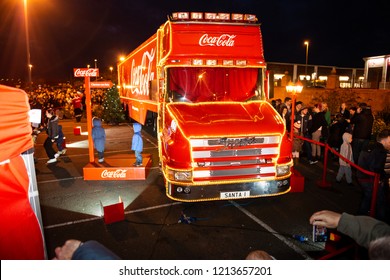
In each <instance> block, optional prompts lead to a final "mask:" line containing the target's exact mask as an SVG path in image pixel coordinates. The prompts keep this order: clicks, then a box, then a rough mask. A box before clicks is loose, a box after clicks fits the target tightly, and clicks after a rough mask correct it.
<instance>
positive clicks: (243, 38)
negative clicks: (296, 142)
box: [118, 12, 292, 202]
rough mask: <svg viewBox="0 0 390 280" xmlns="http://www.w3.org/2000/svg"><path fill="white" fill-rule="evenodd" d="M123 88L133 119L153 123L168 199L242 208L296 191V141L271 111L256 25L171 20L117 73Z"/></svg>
mask: <svg viewBox="0 0 390 280" xmlns="http://www.w3.org/2000/svg"><path fill="white" fill-rule="evenodd" d="M118 81H119V82H118V87H119V92H120V98H121V101H122V102H123V104H124V106H125V109H126V110H128V112H129V116H130V117H131V118H132V119H134V120H135V121H137V122H139V123H141V124H146V122H147V119H150V120H151V123H155V127H156V133H157V138H158V147H159V158H160V161H161V168H162V173H163V175H164V181H165V187H166V194H167V196H168V197H170V198H171V199H174V200H178V201H185V202H191V201H205V200H220V199H241V198H249V197H251V198H253V197H266V196H274V195H280V194H284V193H287V192H288V191H289V190H290V176H291V167H292V158H291V141H290V140H289V139H288V137H287V132H286V127H285V124H284V122H283V120H282V118H281V117H280V116H279V114H278V113H277V112H276V111H275V109H274V108H273V107H272V106H271V104H270V103H269V102H268V101H267V99H268V97H269V96H268V91H269V88H270V87H269V86H268V83H269V79H268V78H267V70H266V63H265V60H264V55H263V43H262V35H261V31H260V24H259V23H258V21H257V18H256V16H254V15H248V14H228V13H187V12H180V13H173V14H172V15H170V16H169V18H168V21H167V22H166V23H165V24H163V25H162V26H161V27H160V28H159V29H158V30H157V32H156V34H154V35H153V36H152V37H150V38H149V39H148V40H147V41H146V42H144V43H143V44H142V45H140V46H139V47H138V48H136V49H135V50H134V51H133V52H131V53H130V54H129V55H128V56H127V57H126V58H125V59H124V60H122V61H121V62H120V63H119V64H118ZM153 116H154V117H155V118H154V117H153Z"/></svg>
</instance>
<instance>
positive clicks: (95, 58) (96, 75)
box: [95, 58, 98, 81]
mask: <svg viewBox="0 0 390 280" xmlns="http://www.w3.org/2000/svg"><path fill="white" fill-rule="evenodd" d="M96 68H97V59H96V58H95V69H96ZM97 80H98V76H97V75H96V81H97Z"/></svg>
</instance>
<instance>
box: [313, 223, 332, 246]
mask: <svg viewBox="0 0 390 280" xmlns="http://www.w3.org/2000/svg"><path fill="white" fill-rule="evenodd" d="M327 232H328V231H327V229H326V227H324V226H316V225H313V242H326V241H327V240H328V234H327Z"/></svg>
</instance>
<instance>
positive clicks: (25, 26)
mask: <svg viewBox="0 0 390 280" xmlns="http://www.w3.org/2000/svg"><path fill="white" fill-rule="evenodd" d="M23 6H24V28H25V33H26V51H27V67H28V68H29V69H28V70H29V71H28V84H29V87H30V91H31V67H32V65H31V55H30V38H29V31H28V15H27V0H23Z"/></svg>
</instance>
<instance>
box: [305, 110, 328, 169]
mask: <svg viewBox="0 0 390 280" xmlns="http://www.w3.org/2000/svg"><path fill="white" fill-rule="evenodd" d="M312 118H313V120H312V124H311V126H310V128H309V133H311V138H312V139H313V141H316V142H320V140H321V135H327V132H324V131H323V130H327V126H328V123H327V122H326V120H325V114H324V112H323V111H321V105H320V104H316V105H315V106H314V108H313V116H312ZM311 156H312V161H311V162H310V164H314V163H316V162H318V160H319V159H320V157H321V146H320V145H318V144H316V143H312V144H311Z"/></svg>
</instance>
